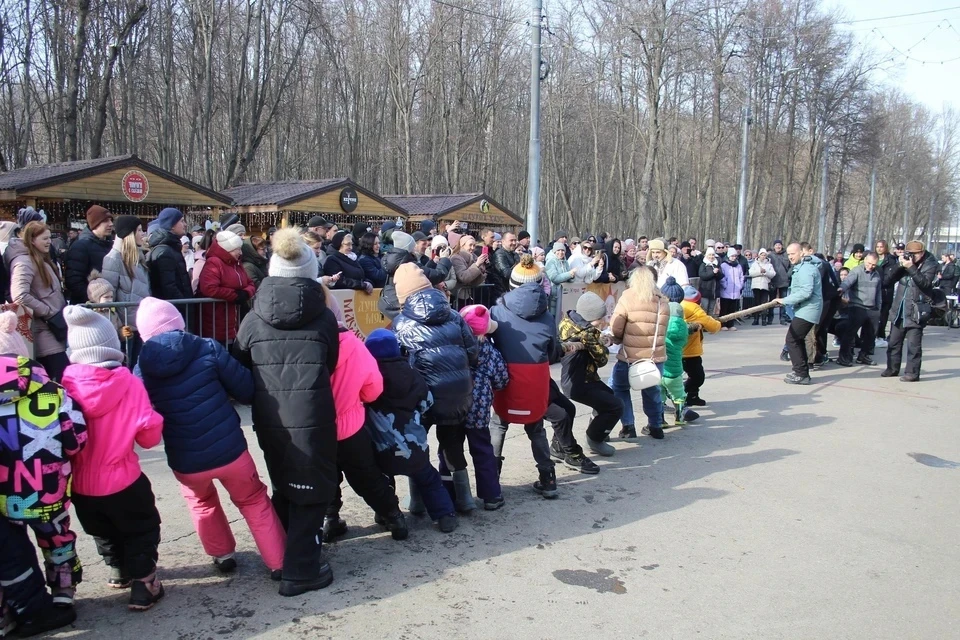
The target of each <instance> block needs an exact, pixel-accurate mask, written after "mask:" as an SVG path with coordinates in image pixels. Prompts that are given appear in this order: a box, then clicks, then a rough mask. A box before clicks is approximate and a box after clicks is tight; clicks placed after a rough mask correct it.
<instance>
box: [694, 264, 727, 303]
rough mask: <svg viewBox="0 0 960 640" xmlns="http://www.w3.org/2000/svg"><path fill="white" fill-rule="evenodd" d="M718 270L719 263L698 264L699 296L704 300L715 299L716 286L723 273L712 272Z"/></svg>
mask: <svg viewBox="0 0 960 640" xmlns="http://www.w3.org/2000/svg"><path fill="white" fill-rule="evenodd" d="M715 268H716V269H719V268H720V263H719V262H717V263H716V264H711V263H709V262H701V263H700V274H699V275H700V295H701V296H703V297H704V298H716V297H717V285H718V284H719V283H720V279H721V278H722V277H723V271H717V272H716V273H714V272H713V270H714V269H715Z"/></svg>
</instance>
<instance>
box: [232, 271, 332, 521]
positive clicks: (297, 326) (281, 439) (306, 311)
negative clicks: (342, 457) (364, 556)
mask: <svg viewBox="0 0 960 640" xmlns="http://www.w3.org/2000/svg"><path fill="white" fill-rule="evenodd" d="M339 353H340V339H339V337H338V335H337V319H336V316H334V315H333V311H331V310H330V309H329V308H327V304H326V299H325V296H324V292H323V287H322V286H321V285H320V283H319V282H316V281H315V280H310V279H308V278H275V277H268V278H267V279H265V280H264V281H263V282H262V283H261V284H260V290H259V291H258V292H257V296H256V298H254V300H253V311H251V312H250V313H248V314H247V316H246V317H245V318H244V319H243V322H242V323H241V325H240V330H239V331H238V332H237V339H236V341H235V342H234V343H233V354H234V356H235V357H236V358H237V359H238V360H239V361H240V362H241V363H242V364H244V365H246V366H247V367H248V368H249V369H250V370H251V371H252V372H253V384H254V393H253V428H254V431H255V432H256V434H257V440H258V441H259V443H260V448H261V449H262V450H263V454H264V458H265V460H266V463H267V468H268V470H269V472H270V478H271V480H272V481H273V483H274V486H275V487H276V489H277V490H278V491H281V492H283V494H284V495H285V496H286V497H287V498H288V499H289V500H290V501H291V502H294V503H296V504H303V505H309V504H325V503H327V502H329V501H330V500H331V499H332V498H333V495H334V492H335V490H336V488H337V486H338V485H339V479H338V477H337V413H336V409H335V408H334V406H335V405H334V401H333V388H332V386H331V384H330V374H331V373H332V372H333V370H334V369H336V367H337V359H338V357H339Z"/></svg>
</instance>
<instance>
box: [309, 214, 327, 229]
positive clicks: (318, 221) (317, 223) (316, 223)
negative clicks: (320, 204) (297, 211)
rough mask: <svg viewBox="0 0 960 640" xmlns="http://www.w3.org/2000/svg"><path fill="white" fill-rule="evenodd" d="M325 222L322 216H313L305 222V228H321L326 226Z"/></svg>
mask: <svg viewBox="0 0 960 640" xmlns="http://www.w3.org/2000/svg"><path fill="white" fill-rule="evenodd" d="M326 224H327V221H326V220H324V219H323V216H313V217H312V218H310V219H309V220H307V228H308V229H312V228H314V227H323V226H326Z"/></svg>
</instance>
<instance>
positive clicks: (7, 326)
mask: <svg viewBox="0 0 960 640" xmlns="http://www.w3.org/2000/svg"><path fill="white" fill-rule="evenodd" d="M0 354H3V355H15V356H23V357H24V358H27V357H29V356H30V349H29V348H28V347H27V341H26V340H24V339H23V336H22V335H20V332H19V331H17V314H15V313H14V312H13V311H4V312H3V313H0Z"/></svg>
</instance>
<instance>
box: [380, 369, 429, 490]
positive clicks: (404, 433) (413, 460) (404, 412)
mask: <svg viewBox="0 0 960 640" xmlns="http://www.w3.org/2000/svg"><path fill="white" fill-rule="evenodd" d="M377 368H378V369H379V370H380V376H381V377H382V378H383V393H381V394H380V396H379V397H378V398H377V399H376V400H374V401H373V402H370V403H369V404H367V414H366V415H367V422H366V425H367V429H368V430H369V431H370V437H371V438H372V439H373V447H374V450H375V455H376V458H377V466H379V467H380V470H381V471H383V472H384V473H385V474H387V475H391V476H394V475H402V476H409V475H413V474H415V473H417V472H418V471H420V470H421V469H423V468H424V467H425V466H426V465H428V464H430V450H429V448H428V442H427V430H426V429H424V427H423V424H421V422H420V419H421V416H422V415H423V414H424V413H426V412H427V411H428V410H429V409H430V407H431V406H432V404H433V396H432V395H431V394H430V390H429V389H427V383H426V382H424V380H423V376H421V375H420V373H419V372H418V371H417V370H416V369H414V368H413V367H411V366H410V363H409V362H408V360H407V358H405V357H403V356H400V357H398V358H382V359H380V360H377Z"/></svg>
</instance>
